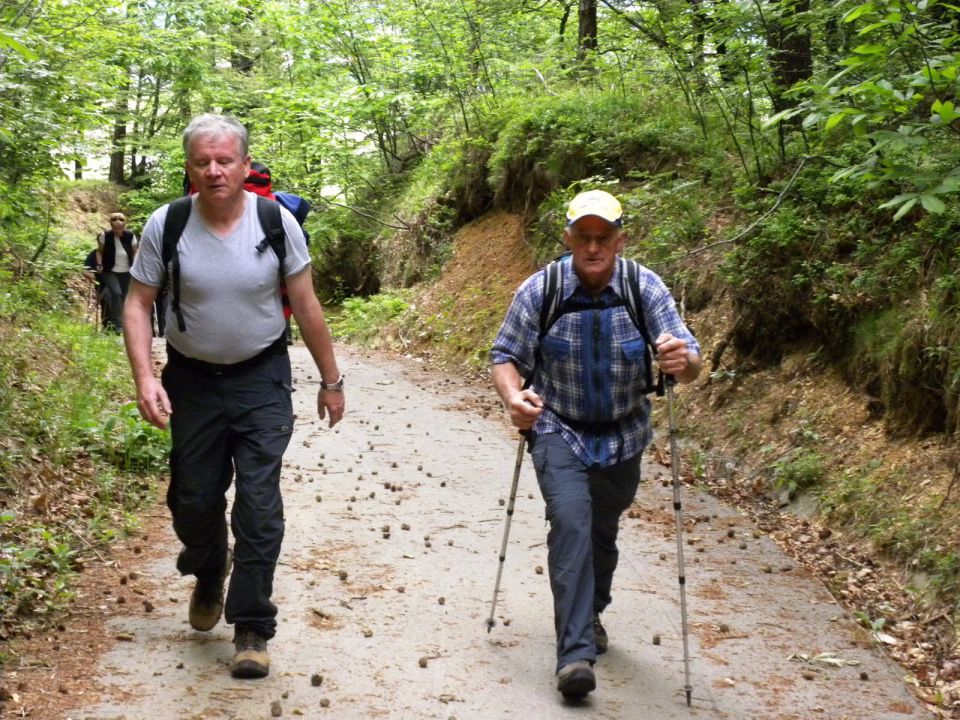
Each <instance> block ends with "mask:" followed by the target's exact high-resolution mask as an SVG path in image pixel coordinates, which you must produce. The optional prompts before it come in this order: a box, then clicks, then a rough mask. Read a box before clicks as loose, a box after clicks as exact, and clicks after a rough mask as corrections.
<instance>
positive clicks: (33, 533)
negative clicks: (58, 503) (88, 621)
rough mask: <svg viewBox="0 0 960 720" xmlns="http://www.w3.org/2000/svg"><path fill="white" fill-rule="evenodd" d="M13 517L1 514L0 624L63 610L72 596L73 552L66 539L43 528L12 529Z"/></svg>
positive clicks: (7, 513)
mask: <svg viewBox="0 0 960 720" xmlns="http://www.w3.org/2000/svg"><path fill="white" fill-rule="evenodd" d="M14 520H15V517H14V514H13V513H12V512H10V511H6V510H5V511H2V512H0V622H2V623H3V624H5V625H6V624H7V623H9V622H11V621H12V620H14V619H15V618H18V617H20V618H22V617H37V616H44V615H47V614H51V613H57V612H60V611H61V610H63V609H64V608H65V606H66V604H67V603H68V602H69V600H70V598H71V597H72V593H71V591H70V589H69V588H70V581H71V579H72V577H73V575H74V574H75V568H74V556H75V551H74V550H73V549H71V545H70V543H69V542H68V539H67V538H66V536H65V533H62V532H59V533H58V532H56V531H54V530H53V529H51V528H49V527H46V526H44V525H40V524H37V525H31V526H29V528H28V529H27V531H26V532H25V533H24V532H18V533H14V532H13V530H12V527H13V523H14Z"/></svg>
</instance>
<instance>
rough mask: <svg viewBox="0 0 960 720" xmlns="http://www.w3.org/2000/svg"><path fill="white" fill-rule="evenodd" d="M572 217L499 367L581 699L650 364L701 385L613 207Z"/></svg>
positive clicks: (673, 314) (645, 415)
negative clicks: (541, 515) (630, 252)
mask: <svg viewBox="0 0 960 720" xmlns="http://www.w3.org/2000/svg"><path fill="white" fill-rule="evenodd" d="M566 217H567V224H566V227H565V228H564V231H563V242H564V244H565V245H566V247H567V249H568V250H569V251H570V253H569V255H568V256H567V257H565V258H564V259H561V260H559V261H557V264H554V265H551V266H548V268H545V269H544V270H541V271H539V272H537V273H535V274H534V275H532V276H531V277H529V278H528V279H527V280H526V281H525V282H524V283H523V284H522V285H521V286H520V288H519V290H518V291H517V293H516V295H515V296H514V299H513V302H512V303H511V305H510V308H509V309H508V311H507V315H506V317H505V319H504V321H503V324H502V326H501V327H500V331H499V333H498V334H497V337H496V339H495V340H494V343H493V347H492V350H491V362H492V375H493V383H494V386H495V388H496V390H497V393H498V394H499V395H500V398H501V400H502V401H503V404H504V407H505V408H506V410H507V412H508V413H509V414H510V419H511V422H512V423H513V425H514V426H515V427H517V428H518V429H519V430H520V431H521V432H525V433H527V443H528V447H529V451H530V454H531V457H532V458H533V464H534V468H535V470H536V474H537V481H538V483H539V485H540V491H541V493H542V495H543V498H544V500H545V502H546V516H547V520H548V521H549V523H550V530H549V533H548V535H547V548H548V566H549V572H550V587H551V590H552V592H553V601H554V625H555V629H556V635H557V664H556V673H557V689H558V690H559V691H560V692H561V693H562V694H563V695H564V697H565V698H567V699H571V700H578V699H581V698H583V697H585V696H586V695H587V693H589V692H591V691H592V690H594V689H595V688H596V675H595V673H594V669H593V665H594V663H595V662H596V659H597V655H599V654H602V653H603V652H605V651H606V649H607V644H608V638H607V633H606V631H605V630H604V628H603V625H602V624H601V623H600V613H601V612H603V610H604V609H605V608H606V607H607V606H608V605H609V604H610V602H611V587H612V582H613V573H614V570H615V569H616V566H617V557H618V553H617V544H616V541H617V533H618V530H619V520H620V515H621V514H622V513H623V512H624V510H626V509H627V508H628V507H629V506H630V504H631V503H632V502H633V499H634V496H635V495H636V492H637V487H638V485H639V482H640V458H641V455H642V453H643V450H644V448H646V446H647V445H648V444H649V442H650V440H651V437H652V428H651V425H650V401H649V399H648V398H647V396H646V393H647V392H649V391H650V390H651V389H652V388H651V383H650V380H649V379H650V378H651V377H652V369H651V365H652V363H653V357H654V355H655V357H656V363H657V364H658V365H659V369H660V370H661V371H662V372H663V373H665V374H667V375H672V376H673V377H674V378H675V379H676V380H677V381H678V382H681V383H690V382H693V381H694V380H695V379H696V378H697V376H698V375H699V373H700V365H701V363H700V346H699V344H698V343H697V341H696V339H695V338H694V336H693V335H692V334H691V332H690V331H689V330H688V329H687V327H686V325H685V324H684V322H683V320H682V319H681V318H680V316H679V314H678V313H677V310H676V306H675V303H674V300H673V297H672V296H671V294H670V292H669V290H668V289H667V288H666V286H665V285H664V283H663V281H662V280H661V279H660V278H659V277H658V276H657V275H656V274H655V273H653V272H652V271H650V270H648V269H647V268H645V267H643V266H642V265H639V264H632V265H631V264H630V263H631V262H632V261H628V260H624V259H623V258H620V253H621V252H622V250H623V247H624V243H625V239H626V238H625V235H624V231H623V227H622V224H623V211H622V209H621V206H620V203H619V202H618V201H617V199H616V198H614V197H613V196H612V195H610V194H609V193H606V192H604V191H602V190H593V191H588V192H584V193H580V194H579V195H577V196H576V197H575V198H574V199H573V200H572V201H571V203H570V205H569V208H568V210H567V215H566ZM548 270H551V273H552V274H551V273H548ZM550 277H552V278H554V281H553V284H548V283H549V281H548V278H550ZM628 278H629V280H628ZM548 287H550V288H552V289H551V290H549V291H547V290H545V288H548ZM631 297H632V298H634V300H633V301H631ZM525 379H526V380H527V382H526V383H525V382H524V381H525Z"/></svg>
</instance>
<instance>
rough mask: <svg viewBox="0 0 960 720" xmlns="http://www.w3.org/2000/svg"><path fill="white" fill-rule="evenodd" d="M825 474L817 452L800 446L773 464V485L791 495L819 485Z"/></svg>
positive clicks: (821, 460)
mask: <svg viewBox="0 0 960 720" xmlns="http://www.w3.org/2000/svg"><path fill="white" fill-rule="evenodd" d="M825 474H826V470H825V468H824V464H823V459H822V458H821V457H820V455H819V453H817V452H815V451H813V450H808V449H806V448H800V449H798V450H797V452H794V453H790V454H789V455H787V456H785V457H783V458H781V459H780V460H777V462H775V463H774V464H773V484H774V486H775V487H776V488H777V489H779V490H784V491H786V492H788V493H789V494H790V496H791V497H793V496H794V495H796V494H797V493H800V492H803V491H805V490H810V489H811V488H814V487H817V486H818V485H820V483H821V482H822V481H823V479H824V477H825Z"/></svg>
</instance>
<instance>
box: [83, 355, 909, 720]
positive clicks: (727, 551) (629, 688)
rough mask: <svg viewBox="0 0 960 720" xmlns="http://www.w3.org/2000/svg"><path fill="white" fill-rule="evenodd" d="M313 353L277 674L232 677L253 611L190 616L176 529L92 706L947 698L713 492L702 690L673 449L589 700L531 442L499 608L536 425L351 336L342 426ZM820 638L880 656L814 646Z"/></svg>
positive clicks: (302, 710)
mask: <svg viewBox="0 0 960 720" xmlns="http://www.w3.org/2000/svg"><path fill="white" fill-rule="evenodd" d="M292 353H293V359H294V377H295V378H297V383H296V387H297V390H298V392H296V393H295V395H294V400H295V404H296V412H297V413H298V416H299V419H298V421H297V429H296V432H295V435H294V439H293V442H292V443H291V446H290V450H289V451H288V453H287V456H286V462H285V470H284V478H283V485H284V493H285V495H284V497H285V504H286V516H287V535H286V539H285V541H284V550H283V554H282V556H281V562H280V567H279V568H278V571H277V579H276V590H275V601H276V602H277V603H278V605H279V607H280V617H279V620H280V626H279V631H278V634H277V637H276V638H275V639H274V641H273V642H271V643H270V654H271V661H272V671H271V674H270V677H269V678H267V679H266V680H262V681H236V680H232V679H231V678H230V676H229V672H228V667H229V662H230V658H231V655H232V644H231V638H232V632H231V628H229V627H227V626H226V625H223V624H221V625H219V626H218V627H217V628H216V629H215V630H213V631H212V632H210V633H198V632H194V631H193V630H191V629H190V628H189V626H188V625H187V622H186V600H187V597H188V596H189V593H190V588H191V583H190V582H189V581H188V580H187V579H184V578H181V577H180V576H179V575H177V573H176V571H175V570H174V567H173V558H174V556H175V553H176V548H177V544H176V540H175V538H174V537H173V535H172V533H171V532H170V531H167V533H166V538H167V540H168V543H169V545H168V550H169V552H167V554H166V555H165V556H163V557H161V558H160V559H159V560H155V559H149V558H145V559H144V561H143V563H144V564H143V567H141V568H139V570H140V571H141V572H144V573H147V574H149V575H152V576H153V577H154V579H155V580H156V587H155V590H154V593H155V597H153V598H152V603H153V605H154V606H155V608H156V609H154V610H153V611H152V612H151V613H149V614H143V613H140V614H131V615H130V616H125V617H121V618H119V619H115V620H114V621H112V622H113V623H114V624H113V626H112V628H111V630H112V633H113V634H115V635H119V636H120V637H122V638H126V639H127V640H128V642H118V643H116V644H115V645H114V647H113V648H112V649H111V650H110V651H109V652H108V653H106V654H105V655H104V656H103V658H102V659H101V661H100V663H99V665H98V666H97V667H96V668H95V670H94V672H95V673H96V675H97V678H98V680H99V682H100V683H101V684H103V685H104V686H106V688H107V692H106V693H105V694H104V696H103V698H101V700H102V702H101V703H100V704H98V705H95V706H89V707H87V708H83V709H81V710H77V711H73V712H71V713H70V715H69V718H70V719H71V720H81V719H90V720H94V719H96V720H108V719H109V720H121V719H123V720H145V719H148V718H149V719H150V720H166V719H168V718H169V719H171V720H173V719H176V720H181V719H184V718H189V719H192V720H201V719H206V718H231V719H232V718H236V719H237V720H240V719H243V720H257V719H259V718H271V717H306V718H324V717H336V718H397V719H402V720H405V719H407V718H409V719H411V720H414V719H417V720H419V719H421V718H439V719H441V720H447V719H449V718H457V719H459V720H466V719H476V720H486V719H493V718H508V717H523V718H525V720H535V719H539V718H564V717H568V716H569V717H578V716H582V717H586V716H589V717H591V718H611V719H613V718H625V719H627V718H629V719H634V718H650V719H651V720H671V719H672V718H710V719H713V718H750V719H757V720H788V719H795V720H800V719H802V720H808V719H810V718H830V719H831V720H842V719H844V718H847V719H848V720H853V719H855V718H856V719H857V720H888V719H889V720H894V719H895V718H921V717H926V716H927V715H926V711H925V710H924V709H923V708H922V706H921V705H919V704H918V703H917V702H916V701H915V700H914V699H913V697H912V695H911V694H910V693H909V692H907V690H906V688H905V687H904V685H903V683H902V681H901V679H900V674H901V673H900V672H899V671H898V668H897V667H896V666H895V665H893V664H892V663H890V662H888V661H887V660H886V658H885V657H883V656H882V654H880V653H879V652H878V651H877V650H876V649H875V647H874V646H873V641H872V639H871V638H870V637H869V635H868V634H867V633H866V631H864V630H862V629H860V628H858V627H857V626H856V625H855V624H854V623H853V622H852V621H851V620H850V619H849V618H847V617H845V616H844V613H843V611H842V610H841V609H839V608H838V607H837V606H836V605H835V604H834V602H833V600H832V599H831V597H830V595H829V594H828V593H827V592H826V591H825V590H824V588H823V587H822V586H821V585H820V584H819V583H817V582H816V581H815V580H813V579H811V578H810V577H808V576H806V575H805V574H804V573H803V571H802V570H801V569H800V568H797V567H795V566H794V564H793V563H792V562H791V561H790V560H789V559H788V558H787V557H786V556H784V555H783V554H782V553H781V552H780V551H779V550H778V548H777V547H776V546H775V544H774V543H773V542H771V541H770V540H769V539H768V538H767V537H765V536H760V535H759V533H755V532H754V530H753V528H752V526H751V525H750V524H749V522H748V520H747V519H746V518H745V517H743V516H741V515H739V514H738V513H737V512H736V511H734V510H731V509H729V508H727V507H725V506H723V505H721V504H720V503H718V502H716V501H715V500H713V499H712V498H711V497H709V496H708V495H705V494H703V493H700V492H697V491H694V490H690V489H689V488H687V489H685V513H686V515H687V519H688V520H689V522H688V523H687V525H688V528H689V530H688V533H687V543H688V544H686V545H685V550H686V559H687V565H688V567H687V576H688V604H689V607H690V625H691V637H690V647H691V655H692V661H691V675H692V678H691V680H692V685H693V704H692V707H691V708H688V707H687V706H686V704H685V697H684V692H683V661H682V660H683V654H682V646H681V643H680V615H679V599H678V597H679V596H678V589H677V578H676V563H675V553H676V546H675V539H674V535H673V510H672V504H671V501H670V488H669V487H668V486H667V485H666V484H667V482H668V480H669V468H667V467H664V466H662V465H659V464H656V463H652V462H651V463H649V464H648V465H646V466H645V469H644V472H645V476H646V482H645V483H644V484H643V485H642V486H641V491H640V493H639V496H638V501H637V504H636V506H635V508H634V509H632V510H631V511H630V514H631V516H632V517H630V518H626V519H625V520H624V523H623V531H622V533H621V565H620V569H619V570H618V575H617V577H616V578H615V582H614V593H613V595H614V604H613V605H612V606H611V607H610V608H609V610H608V611H607V612H606V613H605V614H604V624H605V625H606V627H607V630H608V632H609V634H610V637H611V648H610V651H609V652H608V653H607V654H606V655H604V656H603V657H602V658H601V660H600V662H599V664H598V666H597V671H598V683H599V687H598V690H597V692H595V693H594V694H592V695H591V696H590V698H589V700H588V701H587V702H585V703H583V704H581V705H579V706H567V705H565V704H564V703H563V702H562V699H561V697H560V695H559V694H558V693H557V692H556V690H555V689H554V680H553V677H552V671H553V664H554V659H553V657H554V656H553V646H554V638H553V622H552V616H551V611H550V607H551V601H550V592H549V585H548V579H547V575H546V572H545V571H543V570H542V568H546V564H547V563H546V546H545V537H546V530H547V528H546V525H545V523H544V520H543V505H542V501H541V499H540V497H539V492H538V490H537V487H536V480H535V478H534V474H533V469H532V466H531V463H530V462H529V458H527V459H526V460H525V461H524V465H523V469H522V473H521V478H520V490H519V493H518V496H517V507H516V514H515V515H514V521H513V527H512V531H511V538H510V544H509V549H508V551H507V558H506V563H505V569H504V577H503V581H502V585H501V597H500V600H499V605H498V608H497V616H498V617H497V620H498V622H497V625H496V627H495V628H494V629H493V631H492V632H490V633H489V634H488V633H487V632H486V628H485V619H486V617H487V615H488V612H489V603H490V596H491V593H492V591H493V582H494V578H495V574H496V569H497V557H498V552H499V548H500V540H501V535H502V531H503V521H504V517H505V512H504V507H503V506H502V505H501V501H504V502H505V501H506V497H507V493H508V492H509V486H510V479H511V476H512V473H513V466H514V461H515V457H516V442H517V441H516V436H515V435H514V434H512V433H511V432H510V431H509V429H507V428H506V427H505V425H504V423H503V422H502V419H501V417H500V411H499V405H498V404H496V403H495V402H494V397H493V394H492V391H488V392H484V391H478V390H476V389H470V388H464V387H463V386H462V384H461V383H459V382H458V381H456V380H455V379H453V378H447V377H443V376H440V375H437V374H434V373H428V372H427V371H426V370H425V369H424V368H423V366H422V365H419V364H417V363H414V362H412V361H397V360H389V359H385V358H383V357H379V356H368V355H363V354H360V353H357V352H355V351H351V350H349V349H346V348H340V349H339V353H340V360H341V368H342V370H343V372H345V373H346V375H347V387H348V391H349V393H348V395H347V403H348V406H347V407H348V410H347V418H346V420H345V421H344V422H343V423H342V425H341V426H339V427H338V428H337V429H336V430H333V431H331V430H329V429H327V428H326V426H325V424H322V423H320V422H319V420H317V419H316V412H315V410H314V409H313V405H314V398H315V395H316V389H317V383H318V379H319V378H318V377H317V375H316V371H315V370H314V369H313V365H312V363H311V362H310V361H309V357H308V354H307V353H306V350H305V349H304V348H302V347H299V346H297V347H294V348H292ZM684 392H688V391H686V390H680V391H679V392H678V396H679V399H680V401H682V397H683V393H684ZM650 455H654V453H650ZM755 535H757V536H756V537H755ZM819 653H833V654H834V655H835V657H836V658H838V659H839V660H843V661H850V662H851V663H853V662H856V663H858V664H856V665H853V664H844V665H843V666H841V667H834V666H829V665H827V666H824V665H820V664H816V663H811V662H804V661H803V660H802V659H799V658H796V657H794V658H792V659H791V656H799V655H804V656H806V657H807V658H813V657H814V656H816V655H818V654H819Z"/></svg>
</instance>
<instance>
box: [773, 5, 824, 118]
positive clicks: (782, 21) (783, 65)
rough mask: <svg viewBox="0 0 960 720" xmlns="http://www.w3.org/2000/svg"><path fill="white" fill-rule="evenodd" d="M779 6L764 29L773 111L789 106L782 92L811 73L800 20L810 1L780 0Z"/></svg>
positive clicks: (806, 38) (806, 29)
mask: <svg viewBox="0 0 960 720" xmlns="http://www.w3.org/2000/svg"><path fill="white" fill-rule="evenodd" d="M779 7H780V17H779V18H777V19H776V20H775V21H774V22H772V23H771V24H770V25H769V27H768V29H767V31H768V36H767V42H768V43H769V44H770V48H771V50H772V53H771V56H770V76H771V78H772V80H773V92H772V93H771V95H772V97H771V100H772V101H773V108H774V111H775V112H780V111H781V110H786V109H787V108H788V107H790V106H791V104H792V101H791V100H788V99H787V98H786V97H785V93H786V91H787V90H789V89H790V88H791V87H793V85H795V84H796V83H798V82H801V81H802V80H809V79H810V77H811V75H812V74H813V57H812V54H811V43H810V28H809V27H808V26H807V25H806V24H805V23H806V21H805V20H803V19H801V18H803V17H804V16H805V15H806V14H807V13H808V12H809V11H810V0H780V3H779ZM797 119H798V120H799V118H797Z"/></svg>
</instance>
